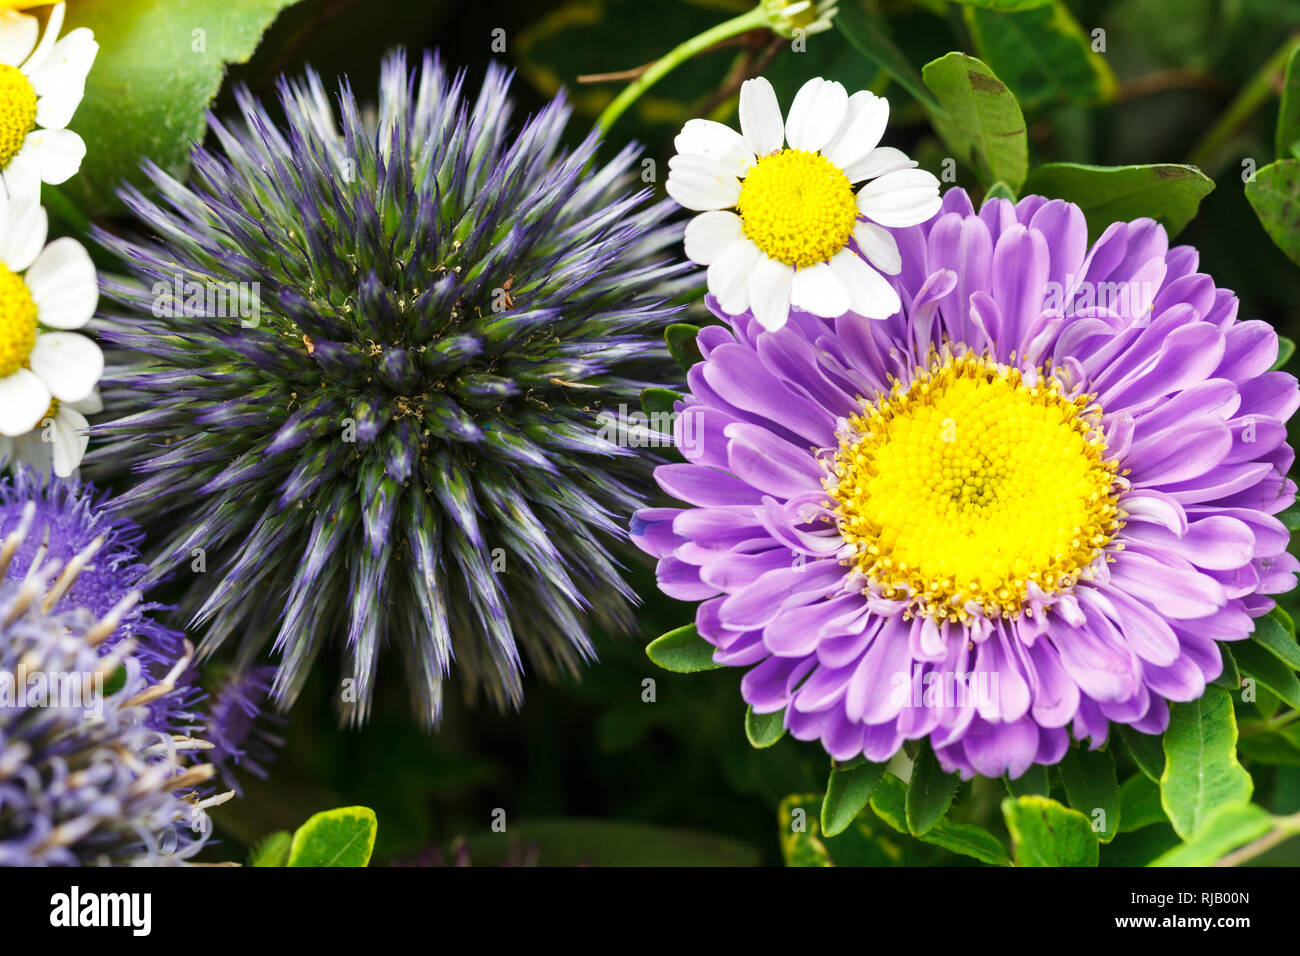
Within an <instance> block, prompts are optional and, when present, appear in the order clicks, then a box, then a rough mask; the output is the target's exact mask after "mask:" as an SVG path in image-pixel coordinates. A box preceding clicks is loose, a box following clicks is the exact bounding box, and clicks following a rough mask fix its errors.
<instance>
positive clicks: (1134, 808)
mask: <svg viewBox="0 0 1300 956" xmlns="http://www.w3.org/2000/svg"><path fill="white" fill-rule="evenodd" d="M1119 805H1120V824H1119V832H1120V833H1131V832H1133V831H1134V830H1140V829H1142V828H1143V827H1149V826H1151V825H1152V824H1153V823H1166V822H1168V817H1166V816H1165V808H1164V807H1163V806H1162V805H1161V804H1160V787H1158V786H1157V785H1156V783H1155V781H1154V780H1152V779H1151V778H1150V777H1148V776H1147V775H1146V774H1144V773H1135V774H1133V776H1131V777H1129V778H1128V779H1127V780H1125V781H1124V783H1123V785H1122V786H1121V787H1120V788H1119Z"/></svg>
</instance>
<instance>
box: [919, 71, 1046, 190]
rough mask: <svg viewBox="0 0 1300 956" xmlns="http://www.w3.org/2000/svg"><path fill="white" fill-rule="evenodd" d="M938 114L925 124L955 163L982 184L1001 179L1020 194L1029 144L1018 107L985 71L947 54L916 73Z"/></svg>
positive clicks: (1013, 98) (1011, 97)
mask: <svg viewBox="0 0 1300 956" xmlns="http://www.w3.org/2000/svg"><path fill="white" fill-rule="evenodd" d="M921 75H922V77H923V78H924V79H925V85H926V86H928V87H929V88H930V89H931V91H932V92H933V93H934V96H935V99H936V100H938V102H939V106H940V107H941V108H942V109H943V110H944V112H943V113H942V114H941V113H939V112H937V111H935V110H933V109H932V110H931V112H930V121H931V122H932V123H933V124H934V128H935V130H936V131H937V132H938V133H939V135H940V136H941V137H942V138H943V141H944V142H945V143H946V144H947V145H948V148H949V149H951V150H952V151H953V154H954V155H955V156H956V157H957V159H959V160H961V161H962V162H963V163H966V164H968V165H969V166H970V167H971V168H972V169H974V170H975V171H976V173H977V174H978V175H979V176H980V178H981V179H982V180H983V181H984V182H986V183H994V182H997V181H998V180H1002V181H1003V182H1005V183H1006V184H1007V186H1008V187H1010V188H1011V189H1012V190H1013V191H1017V192H1018V191H1019V189H1020V186H1021V184H1022V183H1024V181H1025V174H1026V173H1027V172H1028V170H1029V139H1028V135H1027V133H1026V131H1025V117H1024V114H1022V113H1021V112H1020V104H1018V103H1017V102H1016V98H1015V96H1013V95H1012V93H1011V90H1010V89H1008V88H1007V85H1006V84H1005V83H1003V82H1002V81H1001V80H1000V79H998V77H997V75H996V74H995V73H994V72H993V71H992V70H991V69H989V67H988V66H987V65H986V64H984V63H982V62H980V61H979V60H977V59H976V58H975V57H973V56H967V55H966V54H965V53H949V54H947V55H946V56H942V57H940V58H939V59H937V60H931V61H930V62H929V63H927V64H926V65H925V67H924V68H923V69H922V70H921Z"/></svg>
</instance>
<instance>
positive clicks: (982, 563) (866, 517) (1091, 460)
mask: <svg viewBox="0 0 1300 956" xmlns="http://www.w3.org/2000/svg"><path fill="white" fill-rule="evenodd" d="M1101 414H1102V412H1101V409H1100V408H1099V407H1098V406H1097V405H1096V404H1094V403H1093V402H1092V396H1089V395H1080V396H1077V397H1074V398H1070V397H1068V396H1067V395H1065V394H1064V393H1063V390H1062V387H1061V383H1060V382H1059V381H1057V379H1056V378H1054V377H1053V376H1052V375H1051V374H1050V371H1049V370H1043V371H1041V372H1039V373H1038V374H1037V375H1030V376H1029V379H1028V380H1026V376H1024V375H1022V374H1021V372H1020V371H1019V370H1017V369H1012V368H1008V367H1007V366H1004V365H999V364H996V363H994V362H991V361H989V360H988V359H985V358H980V357H978V356H975V355H969V354H968V355H961V356H957V357H951V356H949V357H946V358H943V359H940V358H937V357H936V358H935V359H934V360H932V362H931V363H930V367H929V369H928V370H926V371H924V372H921V373H919V374H918V376H917V378H916V380H915V381H913V382H912V383H911V384H910V385H909V386H908V387H907V388H906V389H904V388H903V387H902V385H901V384H897V383H896V384H895V385H894V387H893V389H892V390H891V391H890V393H889V394H888V395H882V396H880V397H879V399H878V400H877V401H876V403H875V404H870V403H864V407H863V411H862V412H861V413H860V414H858V415H854V416H853V417H852V418H851V419H850V420H849V425H850V428H849V429H848V432H847V435H846V437H845V438H844V439H843V440H842V441H841V443H840V446H839V449H838V452H837V453H836V455H835V458H834V462H833V466H832V467H833V471H834V477H833V478H828V479H827V480H826V486H827V490H828V491H829V492H830V494H831V496H832V497H833V499H834V501H833V502H832V505H833V506H834V510H835V513H836V516H837V519H838V524H839V529H840V533H841V535H842V536H843V537H844V540H845V541H847V542H849V543H850V544H853V545H855V546H856V547H857V554H856V556H855V558H854V560H855V561H856V564H857V566H858V568H859V569H860V570H861V571H862V572H863V573H864V574H865V575H867V577H868V578H869V579H870V580H871V581H873V582H875V583H876V584H877V585H879V586H880V588H881V589H882V591H883V594H884V596H885V597H887V598H891V599H895V600H900V601H906V602H908V603H909V605H910V610H911V611H912V612H914V613H917V614H922V615H926V616H931V617H934V618H936V619H938V620H944V619H948V618H953V619H956V620H961V621H966V620H968V619H969V618H970V617H971V616H972V615H980V616H985V617H996V616H1002V617H1013V616H1016V615H1018V614H1019V613H1020V612H1021V610H1022V608H1023V606H1024V604H1025V602H1026V601H1027V600H1028V598H1029V593H1030V592H1029V587H1030V584H1031V582H1032V583H1033V584H1034V585H1037V587H1038V588H1039V589H1041V590H1042V591H1044V592H1047V593H1051V592H1054V591H1060V590H1062V589H1064V588H1068V587H1070V586H1071V585H1072V584H1074V582H1075V581H1076V580H1078V579H1079V577H1080V576H1087V573H1088V568H1089V566H1090V565H1091V564H1092V563H1093V562H1094V561H1095V560H1096V559H1097V557H1098V555H1100V554H1101V553H1102V550H1103V549H1104V548H1105V547H1106V546H1107V545H1108V544H1109V543H1110V542H1111V540H1112V538H1113V537H1114V535H1115V533H1116V532H1117V531H1118V530H1119V529H1120V528H1121V527H1122V526H1123V515H1122V513H1121V512H1120V510H1119V505H1118V503H1117V495H1118V490H1119V489H1118V487H1117V484H1118V482H1117V472H1116V469H1117V465H1116V463H1115V462H1114V461H1111V460H1108V459H1107V458H1106V444H1105V441H1104V439H1103V437H1102V434H1101V426H1100V419H1101Z"/></svg>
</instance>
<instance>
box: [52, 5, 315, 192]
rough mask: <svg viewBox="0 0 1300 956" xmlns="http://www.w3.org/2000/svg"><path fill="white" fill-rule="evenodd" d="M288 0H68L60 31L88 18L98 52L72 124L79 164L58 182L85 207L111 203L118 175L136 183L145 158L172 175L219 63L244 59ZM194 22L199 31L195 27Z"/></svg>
mask: <svg viewBox="0 0 1300 956" xmlns="http://www.w3.org/2000/svg"><path fill="white" fill-rule="evenodd" d="M295 2H296V0H241V2H239V3H231V2H230V0H77V2H76V3H72V4H69V6H68V16H67V21H66V23H65V25H64V32H65V33H66V32H68V31H70V30H72V29H74V28H76V27H90V28H91V29H92V30H94V31H95V40H96V41H97V42H98V43H99V55H98V56H97V57H96V58H95V65H94V66H93V67H92V68H91V70H90V76H89V78H88V79H87V81H86V96H85V99H83V100H82V101H81V105H80V106H78V107H77V112H76V114H75V115H74V116H73V118H72V123H71V124H70V127H71V129H73V130H74V131H75V132H77V133H80V134H81V138H82V139H84V140H85V141H86V158H85V161H84V162H83V163H82V165H81V170H80V172H78V173H77V175H76V176H74V177H73V178H72V179H71V180H69V181H68V183H66V184H65V185H64V186H62V187H61V189H62V190H63V192H64V193H65V194H66V195H67V196H68V198H70V199H72V200H73V201H74V202H76V203H77V205H79V206H80V207H81V208H82V209H83V210H84V211H85V212H86V213H87V214H89V215H94V214H96V213H100V212H105V211H108V210H111V209H115V208H117V207H118V205H119V204H118V201H117V199H116V197H115V196H114V192H115V190H116V189H117V187H118V184H119V182H120V181H121V180H122V179H124V178H127V179H130V180H131V181H132V182H136V183H139V182H141V181H142V179H143V176H142V174H141V173H140V161H141V160H142V159H145V158H149V159H151V160H153V161H154V162H155V163H157V164H158V165H159V166H161V167H162V168H163V169H164V170H166V171H167V172H168V173H171V174H172V175H174V176H182V175H183V174H184V172H185V169H186V167H187V166H188V164H189V151H190V144H191V141H201V140H202V139H203V137H204V131H205V130H206V128H207V121H206V119H205V116H204V114H205V111H206V110H207V108H208V106H209V105H210V104H211V103H212V100H213V99H214V98H215V97H216V95H217V92H218V90H220V89H221V83H222V80H223V79H224V78H225V74H226V65H227V64H229V63H244V62H246V61H247V60H248V58H249V57H250V56H252V54H253V51H254V50H255V49H256V48H257V44H258V41H259V40H260V39H261V36H262V33H263V32H264V31H265V30H266V29H267V27H269V26H270V25H271V22H272V21H273V20H274V19H275V18H276V15H277V14H279V12H280V11H281V10H283V9H284V8H286V7H288V6H291V5H292V4H293V3H295ZM200 31H201V32H200Z"/></svg>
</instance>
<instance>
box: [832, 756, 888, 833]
mask: <svg viewBox="0 0 1300 956" xmlns="http://www.w3.org/2000/svg"><path fill="white" fill-rule="evenodd" d="M884 772H885V765H884V764H882V763H865V762H864V763H863V764H861V765H860V766H857V767H854V768H853V769H852V770H832V771H831V775H830V778H829V779H828V780H827V781H826V798H825V799H824V800H823V801H822V813H821V824H822V832H823V833H825V834H826V835H827V836H831V837H833V836H838V835H839V834H841V833H843V832H844V831H845V830H847V829H848V828H849V824H851V823H852V822H853V821H854V820H855V819H856V818H857V816H858V814H859V813H861V812H862V810H863V808H864V807H866V805H867V804H868V803H869V802H870V801H871V794H872V793H874V792H875V789H876V784H878V783H880V778H881V776H883V775H884Z"/></svg>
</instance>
